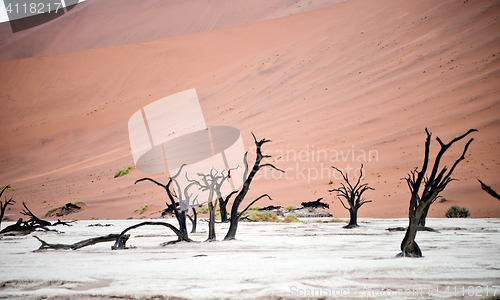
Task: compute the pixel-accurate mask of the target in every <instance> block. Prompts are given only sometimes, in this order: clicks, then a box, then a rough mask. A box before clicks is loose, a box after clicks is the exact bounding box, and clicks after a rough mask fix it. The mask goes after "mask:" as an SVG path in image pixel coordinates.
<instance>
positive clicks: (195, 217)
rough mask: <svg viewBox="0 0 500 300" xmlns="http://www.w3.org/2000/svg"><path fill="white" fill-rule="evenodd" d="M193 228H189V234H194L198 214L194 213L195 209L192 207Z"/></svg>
mask: <svg viewBox="0 0 500 300" xmlns="http://www.w3.org/2000/svg"><path fill="white" fill-rule="evenodd" d="M192 209H193V221H192V223H193V228H191V233H196V223H197V222H198V214H197V213H196V209H195V208H194V207H193V208H192Z"/></svg>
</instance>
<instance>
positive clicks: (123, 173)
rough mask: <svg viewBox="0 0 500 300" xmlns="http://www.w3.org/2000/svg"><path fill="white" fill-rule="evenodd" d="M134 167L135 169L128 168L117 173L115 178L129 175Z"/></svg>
mask: <svg viewBox="0 0 500 300" xmlns="http://www.w3.org/2000/svg"><path fill="white" fill-rule="evenodd" d="M133 167H135V166H130V167H127V168H126V169H123V170H120V171H118V172H116V173H115V177H113V178H116V177H121V176H125V175H127V174H128V172H129V171H130V169H132V168H133Z"/></svg>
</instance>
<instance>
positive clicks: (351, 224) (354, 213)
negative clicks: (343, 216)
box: [344, 207, 359, 228]
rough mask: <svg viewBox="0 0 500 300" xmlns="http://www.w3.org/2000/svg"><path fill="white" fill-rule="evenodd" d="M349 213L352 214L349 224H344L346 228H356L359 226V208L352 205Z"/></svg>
mask: <svg viewBox="0 0 500 300" xmlns="http://www.w3.org/2000/svg"><path fill="white" fill-rule="evenodd" d="M349 215H350V217H351V218H350V220H349V224H347V225H346V226H344V228H355V227H359V225H358V209H357V208H356V207H351V208H350V209H349Z"/></svg>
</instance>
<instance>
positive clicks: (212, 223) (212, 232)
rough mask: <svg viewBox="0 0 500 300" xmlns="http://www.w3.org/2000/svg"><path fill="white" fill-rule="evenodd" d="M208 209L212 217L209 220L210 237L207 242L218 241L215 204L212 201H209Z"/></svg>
mask: <svg viewBox="0 0 500 300" xmlns="http://www.w3.org/2000/svg"><path fill="white" fill-rule="evenodd" d="M208 210H209V212H210V219H209V221H208V239H207V242H214V241H216V237H215V205H213V203H212V201H208Z"/></svg>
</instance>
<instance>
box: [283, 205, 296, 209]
mask: <svg viewBox="0 0 500 300" xmlns="http://www.w3.org/2000/svg"><path fill="white" fill-rule="evenodd" d="M285 209H288V210H293V209H297V206H295V205H288V206H287V207H285Z"/></svg>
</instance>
